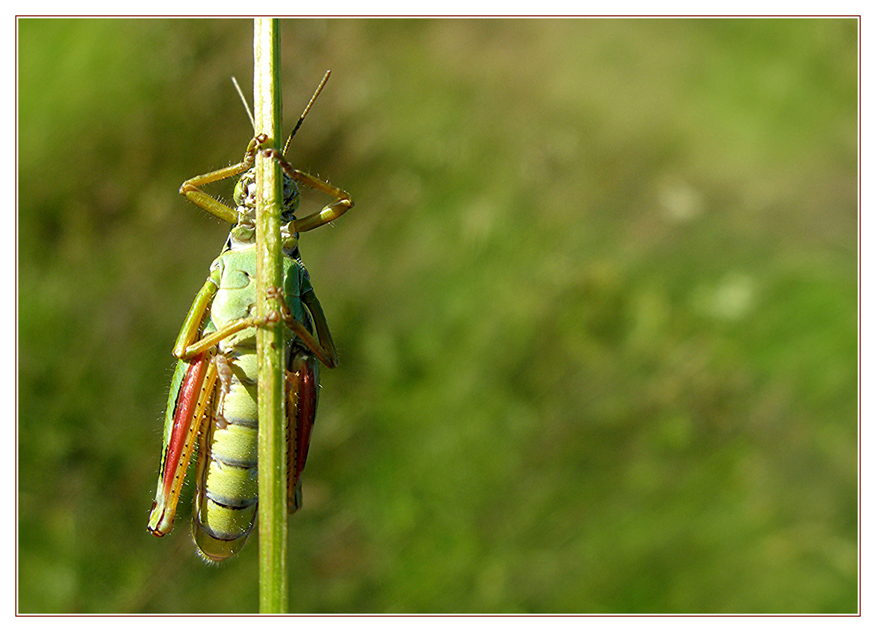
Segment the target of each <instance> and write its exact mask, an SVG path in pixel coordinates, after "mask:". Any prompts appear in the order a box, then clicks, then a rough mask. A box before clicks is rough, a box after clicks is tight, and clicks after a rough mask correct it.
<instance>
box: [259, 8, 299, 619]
mask: <svg viewBox="0 0 876 632" xmlns="http://www.w3.org/2000/svg"><path fill="white" fill-rule="evenodd" d="M253 51H254V58H255V64H254V79H253V85H254V92H255V94H254V98H253V101H254V105H255V127H256V130H257V132H258V133H263V134H267V136H268V139H269V140H268V144H269V145H270V146H271V147H274V148H277V136H278V134H279V130H280V119H281V104H280V33H279V25H278V21H277V20H276V19H267V18H256V19H255V25H254V35H253ZM255 166H256V183H257V186H258V194H257V197H256V248H257V252H258V255H257V263H256V282H257V296H258V306H259V315H260V316H265V315H267V314H268V313H270V312H271V311H274V310H278V309H279V306H278V305H277V304H276V300H275V299H269V298H268V288H272V287H273V288H282V287H283V252H282V250H283V246H282V242H281V238H280V210H281V203H282V183H283V180H282V176H281V172H280V166H279V164H277V162H276V161H274V160H269V159H266V158H265V157H264V156H263V155H262V154H261V153H259V154H258V156H257V157H256V163H255ZM256 344H257V354H258V371H259V378H258V383H259V386H258V408H259V411H258V414H259V611H260V612H262V613H282V612H287V610H288V594H289V590H288V577H287V568H286V566H287V561H286V560H287V557H288V555H287V547H288V544H287V543H288V537H287V534H288V529H289V524H288V513H287V510H286V495H287V491H286V480H287V472H286V469H287V454H288V447H287V441H288V438H287V435H286V428H285V426H286V423H285V417H284V415H283V399H284V397H285V383H284V377H285V376H284V368H285V367H284V366H283V360H284V358H283V350H284V348H285V345H284V341H283V326H282V323H276V324H274V325H269V326H265V327H259V328H258V330H257V334H256ZM293 431H294V429H293Z"/></svg>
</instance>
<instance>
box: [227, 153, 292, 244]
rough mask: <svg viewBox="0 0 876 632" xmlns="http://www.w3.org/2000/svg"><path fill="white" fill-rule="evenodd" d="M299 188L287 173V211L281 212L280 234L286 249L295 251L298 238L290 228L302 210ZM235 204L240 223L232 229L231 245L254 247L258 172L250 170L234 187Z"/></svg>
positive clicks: (285, 196) (285, 206)
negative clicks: (256, 176) (300, 209)
mask: <svg viewBox="0 0 876 632" xmlns="http://www.w3.org/2000/svg"><path fill="white" fill-rule="evenodd" d="M299 197H300V195H299V192H298V185H297V184H295V181H294V180H292V179H291V178H290V177H289V176H287V175H286V174H285V173H284V174H283V209H282V210H281V211H280V224H281V228H280V232H281V235H282V238H283V248H284V249H287V250H292V249H293V248H294V247H295V245H296V244H297V242H298V235H297V234H295V233H292V232H291V228H290V225H291V223H292V222H293V221H294V220H295V211H296V210H298V199H299ZM234 204H235V210H236V211H237V223H236V224H235V225H234V227H233V228H232V229H231V245H232V247H234V245H235V244H237V245H241V246H242V245H251V244H253V243H255V214H256V210H255V207H256V178H255V169H250V170H249V171H246V172H245V173H244V174H243V175H242V176H240V180H238V181H237V185H236V186H235V187H234Z"/></svg>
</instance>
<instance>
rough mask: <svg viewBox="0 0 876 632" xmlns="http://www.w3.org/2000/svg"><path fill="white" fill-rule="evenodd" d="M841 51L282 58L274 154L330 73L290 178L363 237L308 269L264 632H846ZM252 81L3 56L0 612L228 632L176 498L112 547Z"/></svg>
mask: <svg viewBox="0 0 876 632" xmlns="http://www.w3.org/2000/svg"><path fill="white" fill-rule="evenodd" d="M857 27H858V24H857V22H856V21H855V20H852V19H846V20H841V19H834V20H815V19H797V20H775V19H761V20H742V19H737V20H724V19H715V20H641V19H629V20H607V19H604V20H489V19H488V20H377V19H375V20H293V21H284V22H283V23H282V46H283V56H284V62H283V92H284V101H285V102H284V109H285V117H286V122H285V129H286V130H288V129H289V128H291V125H292V123H293V122H294V120H295V118H297V116H298V114H299V113H300V111H301V109H302V107H303V106H304V104H305V103H306V102H307V99H308V98H309V97H310V94H311V92H312V91H313V89H314V87H315V86H316V84H317V83H318V81H319V79H320V78H321V77H322V74H323V72H324V71H325V70H326V69H327V68H331V69H332V72H333V74H332V80H331V81H330V82H329V84H328V86H327V88H326V90H325V91H324V92H323V94H322V96H321V97H320V99H319V101H318V102H317V104H316V106H315V108H314V109H313V110H312V111H311V113H310V115H309V116H308V120H307V121H306V122H305V124H304V126H303V128H302V130H301V132H300V133H299V134H298V135H297V136H296V139H295V143H294V146H293V148H292V150H291V151H290V159H291V161H292V162H293V164H295V165H296V166H297V167H299V168H301V169H304V170H308V171H310V172H311V173H314V174H318V175H320V176H322V177H325V178H329V179H331V181H332V182H334V183H335V184H337V185H338V186H341V187H343V188H345V189H347V190H348V191H350V192H351V193H352V195H353V197H354V199H355V201H356V207H355V209H354V210H353V211H351V212H350V213H349V214H347V215H346V216H344V217H343V218H341V219H340V220H338V221H337V222H335V224H334V227H333V228H325V229H322V230H319V231H315V232H313V233H308V234H307V235H305V236H303V238H302V253H303V256H304V259H305V261H306V263H307V265H308V268H309V269H310V272H311V275H312V278H313V283H314V286H315V287H316V290H317V293H318V294H319V296H320V298H321V300H322V303H323V305H324V307H325V309H326V312H327V315H328V318H329V322H330V324H331V326H332V331H333V333H334V337H335V340H336V341H337V343H338V346H339V350H340V354H341V362H342V364H341V366H340V367H339V368H338V369H336V370H334V371H324V372H323V389H322V398H321V401H320V414H319V418H318V419H317V426H316V428H315V431H314V438H313V444H312V446H311V452H310V459H309V462H308V467H307V471H306V472H305V482H304V504H305V506H304V509H303V510H302V511H301V512H299V513H298V514H296V515H295V516H294V517H293V519H292V522H291V524H290V540H291V545H290V546H291V550H292V557H291V564H290V568H291V572H292V580H291V584H292V597H291V606H292V609H293V610H294V611H300V612H439V613H440V612H536V613H543V612H600V613H601V612H611V613H614V612H854V611H856V610H857V589H858V584H857V576H858V566H857V564H858V556H857V525H858V513H857V454H858V452H857V140H858V135H857V105H858V100H857V99H858V97H857V59H858V58H857V37H858V31H857ZM251 50H252V24H251V22H249V21H246V20H182V19H179V20H143V19H141V20H114V19H113V20H109V19H108V20H35V19H23V20H19V22H18V64H19V66H18V71H19V76H18V78H19V86H18V87H19V93H18V106H19V108H18V116H19V128H18V132H19V135H18V140H19V146H18V151H19V153H18V168H19V173H18V175H19V182H18V186H19V188H18V203H19V207H18V230H19V233H18V246H19V252H18V254H19V268H18V282H19V286H18V287H19V295H18V300H19V321H18V325H19V330H18V334H19V344H18V369H19V373H18V379H19V383H18V386H19V391H18V396H19V401H18V404H19V408H18V414H19V416H18V590H19V592H18V598H19V609H20V610H21V611H22V612H238V611H239V612H251V611H254V610H256V609H257V604H258V599H257V593H258V589H257V579H256V572H257V553H258V551H257V547H258V543H257V542H256V540H255V538H253V541H251V542H250V543H249V544H248V545H247V547H246V548H245V549H244V551H243V552H242V553H241V555H240V556H239V557H238V559H236V560H234V561H231V562H229V563H227V564H225V565H223V566H221V567H219V568H216V567H213V568H210V567H207V566H205V565H203V564H202V563H201V562H200V561H199V560H198V558H197V557H196V555H195V553H194V547H193V545H192V543H191V541H190V537H189V534H188V520H189V515H190V512H191V509H190V497H191V494H192V486H191V485H188V486H187V487H186V491H185V498H184V500H183V501H182V502H181V505H180V517H179V518H178V521H177V528H176V530H175V531H174V533H173V534H172V535H171V536H170V537H167V538H164V539H161V540H159V539H157V538H154V537H151V536H149V535H148V534H147V533H146V529H145V527H146V519H147V515H148V511H149V507H150V505H151V502H152V499H153V495H154V485H155V480H156V472H157V467H158V459H159V453H160V444H161V426H162V415H163V409H164V405H165V398H166V395H167V389H168V384H169V380H170V376H171V372H172V368H173V365H174V361H173V358H172V357H171V354H170V349H171V346H172V345H173V342H174V339H175V337H176V334H177V332H178V330H179V327H180V325H181V323H182V319H183V317H184V315H185V313H186V310H187V309H188V307H189V305H190V303H191V300H192V299H193V298H194V295H195V293H196V292H197V290H198V289H199V288H200V286H201V284H202V282H203V280H204V278H205V276H206V273H207V268H208V266H209V264H210V262H211V261H212V259H213V257H215V256H216V255H217V254H218V252H219V250H220V248H221V246H222V243H223V241H224V238H225V235H226V233H227V227H226V226H223V225H222V224H221V223H220V222H219V221H217V220H215V219H213V218H212V217H210V216H208V215H207V214H206V213H204V212H202V211H199V210H198V209H196V208H195V207H194V206H192V205H191V204H189V203H187V202H186V201H185V200H184V199H183V198H182V197H180V196H179V195H178V194H177V189H178V187H179V185H180V183H181V182H182V181H183V180H184V179H186V178H189V177H191V176H193V175H196V174H199V173H204V172H206V171H209V170H212V169H215V168H219V167H222V166H225V165H227V164H230V163H231V162H236V161H237V160H239V159H240V158H241V156H242V155H243V150H244V148H245V147H246V143H247V141H248V140H249V138H250V137H251V135H252V129H251V127H250V123H249V121H248V119H247V117H246V114H245V112H244V110H243V107H242V106H241V104H240V102H239V99H238V96H237V94H236V93H235V91H234V89H233V87H232V84H231V81H230V77H231V76H232V75H235V76H236V77H238V79H239V80H240V81H241V83H242V85H243V88H244V90H245V91H247V92H251V83H252V79H251V77H252V53H251ZM287 133H288V132H287ZM215 191H216V192H218V193H219V194H221V195H224V196H226V197H227V196H230V191H231V184H228V185H227V186H225V187H222V186H219V187H217V188H216V189H215ZM325 201H326V200H325V199H324V198H322V197H320V196H318V195H315V194H313V195H311V196H310V197H309V198H308V199H307V204H309V206H306V207H305V208H309V209H311V210H312V209H315V208H318V207H319V205H321V204H323V203H325Z"/></svg>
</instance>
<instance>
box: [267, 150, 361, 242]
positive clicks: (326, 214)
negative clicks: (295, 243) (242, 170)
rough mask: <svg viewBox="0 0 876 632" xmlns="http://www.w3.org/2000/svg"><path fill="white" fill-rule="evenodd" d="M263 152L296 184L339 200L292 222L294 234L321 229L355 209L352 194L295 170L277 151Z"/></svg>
mask: <svg viewBox="0 0 876 632" xmlns="http://www.w3.org/2000/svg"><path fill="white" fill-rule="evenodd" d="M262 151H264V153H265V156H266V157H268V158H273V159H274V160H276V161H277V162H278V163H280V166H281V167H282V168H283V172H284V173H285V174H286V175H287V176H289V177H290V178H291V179H292V180H294V181H295V182H298V183H300V184H303V185H306V186H308V187H310V188H311V189H315V190H317V191H321V192H322V193H326V194H328V195H331V196H332V197H334V198H337V201H335V202H332V203H331V204H326V205H325V206H324V207H323V208H322V210H320V211H318V212H316V213H313V214H311V215H308V216H307V217H302V218H301V219H297V220H295V221H294V222H292V232H295V233H304V232H307V231H308V230H313V229H314V228H319V227H320V226H322V225H323V224H328V223H329V222H331V221H334V220H336V219H337V218H339V217H340V216H341V215H343V214H344V213H346V212H347V211H349V210H350V209H351V208H353V198H351V197H350V194H349V193H347V192H346V191H344V190H343V189H339V188H338V187H336V186H334V185H332V184H329V183H328V182H326V181H325V180H320V179H319V178H317V177H315V176H312V175H310V174H308V173H304V172H303V171H299V170H298V169H294V168H293V167H292V165H290V164H289V163H288V162H287V161H286V159H285V158H284V157H283V154H281V153H280V152H279V151H277V150H276V149H271V148H264V149H263V150H262Z"/></svg>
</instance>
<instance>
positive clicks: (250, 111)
mask: <svg viewBox="0 0 876 632" xmlns="http://www.w3.org/2000/svg"><path fill="white" fill-rule="evenodd" d="M231 82H232V83H233V84H234V87H235V88H237V94H239V95H240V100H241V101H243V107H244V108H246V113H247V114H248V115H249V122H250V123H252V131H253V132H255V119H254V118H253V116H252V110H250V109H249V103H247V102H246V97H245V96H243V90H241V89H240V84H239V83H237V79H236V78H235V77H234V75H232V76H231Z"/></svg>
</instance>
